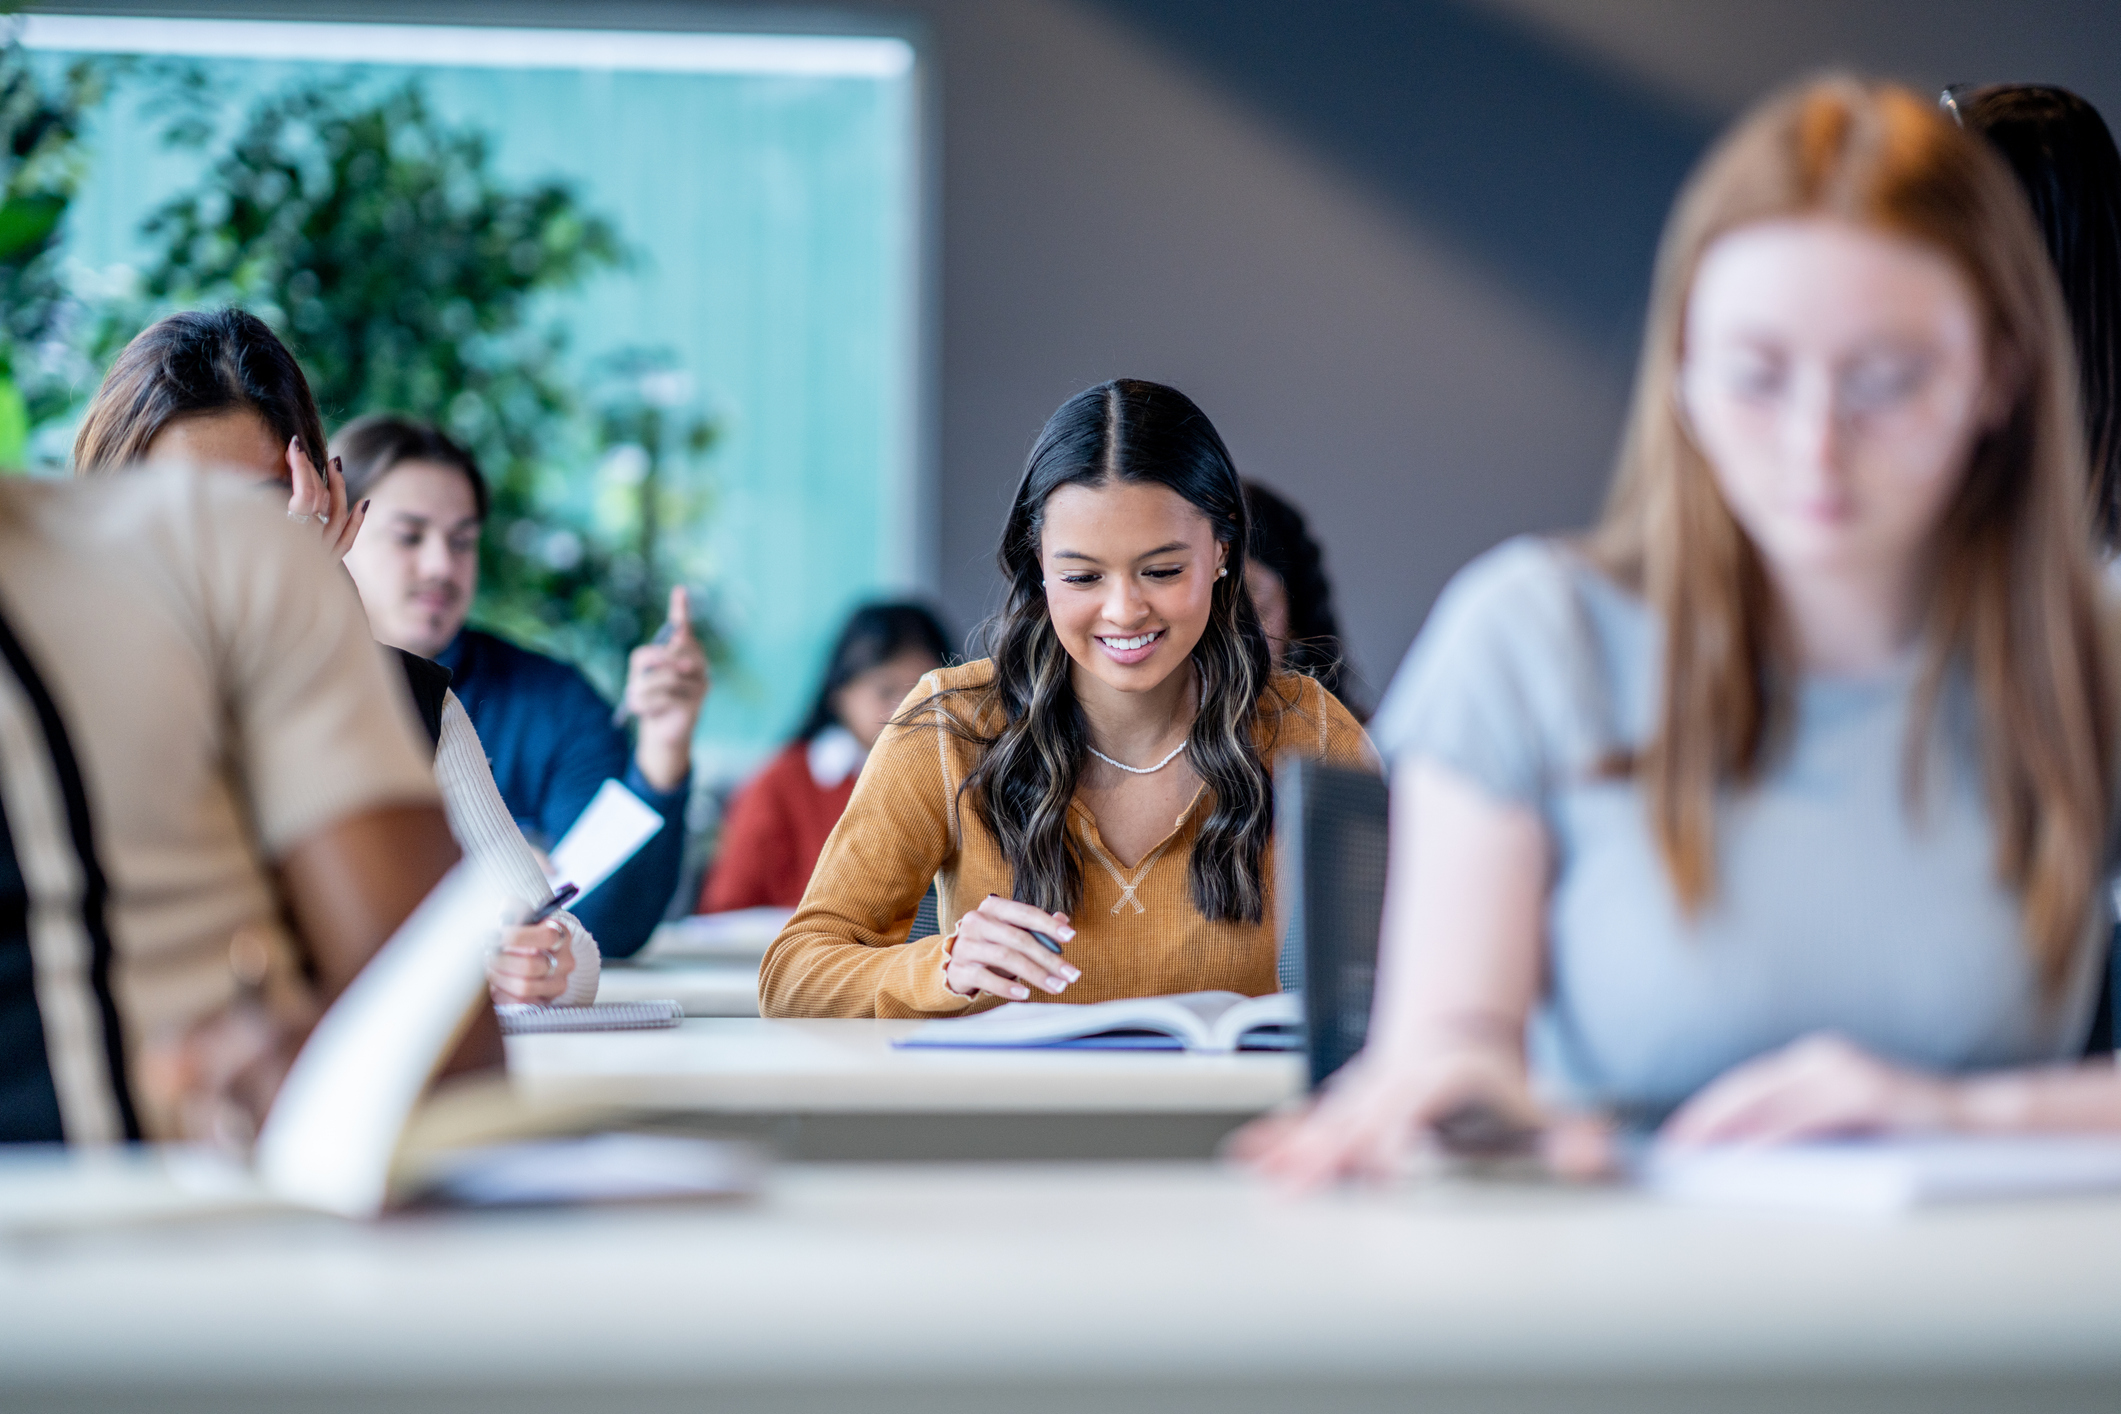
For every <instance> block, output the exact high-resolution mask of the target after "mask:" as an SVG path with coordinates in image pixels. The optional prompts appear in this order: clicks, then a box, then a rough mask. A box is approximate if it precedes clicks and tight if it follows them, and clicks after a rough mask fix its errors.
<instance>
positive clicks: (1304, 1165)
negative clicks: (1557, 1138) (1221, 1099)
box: [1230, 1041, 1546, 1189]
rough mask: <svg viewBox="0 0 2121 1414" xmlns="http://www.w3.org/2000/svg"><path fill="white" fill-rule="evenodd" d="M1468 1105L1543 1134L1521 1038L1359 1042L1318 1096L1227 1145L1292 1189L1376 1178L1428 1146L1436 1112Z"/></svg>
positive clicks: (1399, 1170) (1441, 1115)
mask: <svg viewBox="0 0 2121 1414" xmlns="http://www.w3.org/2000/svg"><path fill="white" fill-rule="evenodd" d="M1474 1106H1479V1107H1481V1108H1482V1109H1484V1110H1486V1111H1488V1112H1489V1113H1490V1115H1491V1116H1492V1121H1491V1122H1493V1121H1499V1122H1501V1123H1503V1124H1507V1125H1509V1126H1512V1127H1515V1128H1517V1129H1520V1130H1522V1131H1524V1132H1525V1133H1526V1135H1527V1138H1528V1139H1529V1140H1533V1141H1536V1140H1537V1139H1538V1137H1539V1136H1540V1135H1542V1134H1543V1133H1544V1131H1545V1123H1546V1121H1545V1117H1544V1116H1543V1115H1542V1114H1541V1112H1540V1109H1539V1106H1538V1105H1537V1104H1536V1103H1535V1102H1534V1101H1533V1099H1532V1095H1531V1090H1530V1088H1529V1086H1528V1085H1527V1083H1526V1080H1525V1071H1524V1060H1523V1051H1522V1048H1521V1047H1516V1046H1510V1045H1500V1044H1490V1043H1488V1042H1485V1041H1471V1042H1468V1043H1466V1044H1464V1045H1460V1046H1454V1047H1451V1048H1449V1049H1446V1050H1441V1051H1437V1052H1433V1053H1431V1054H1428V1055H1425V1056H1421V1057H1413V1058H1409V1057H1399V1058H1393V1057H1390V1056H1385V1055H1377V1054H1373V1053H1372V1052H1370V1051H1364V1052H1363V1053H1362V1054H1360V1055H1358V1056H1356V1057H1355V1059H1354V1060H1352V1061H1350V1062H1348V1064H1347V1066H1346V1067H1345V1068H1344V1069H1343V1070H1342V1071H1341V1072H1340V1073H1339V1074H1338V1075H1335V1076H1334V1077H1333V1078H1332V1080H1330V1081H1328V1082H1327V1084H1326V1091H1325V1094H1324V1095H1323V1096H1321V1097H1320V1098H1319V1099H1318V1100H1317V1102H1316V1103H1314V1104H1312V1105H1310V1106H1309V1107H1307V1108H1305V1109H1302V1110H1295V1111H1290V1112H1288V1113H1284V1114H1275V1115H1268V1116H1267V1117H1266V1118H1264V1119H1259V1120H1255V1121H1254V1122H1253V1123H1251V1124H1249V1125H1247V1126H1245V1127H1244V1128H1243V1129H1241V1130H1239V1131H1238V1133H1237V1135H1236V1136H1235V1137H1234V1138H1233V1139H1232V1141H1231V1144H1230V1154H1231V1156H1232V1157H1233V1158H1235V1159H1237V1160H1238V1161H1239V1162H1241V1163H1245V1164H1249V1165H1251V1166H1252V1167H1254V1168H1257V1169H1259V1170H1260V1171H1261V1172H1263V1173H1265V1174H1267V1175H1268V1176H1269V1177H1272V1178H1274V1179H1276V1180H1278V1181H1280V1182H1282V1183H1284V1184H1286V1185H1288V1186H1289V1187H1291V1188H1296V1189H1311V1188H1317V1187H1320V1186H1322V1185H1324V1184H1327V1183H1331V1182H1333V1181H1334V1180H1336V1179H1340V1178H1357V1179H1366V1180H1370V1181H1379V1182H1381V1181H1385V1180H1389V1179H1393V1178H1396V1177H1398V1176H1400V1175H1401V1174H1403V1173H1404V1172H1405V1171H1406V1169H1407V1167H1408V1165H1409V1163H1410V1161H1411V1160H1413V1159H1414V1158H1416V1157H1417V1156H1419V1155H1422V1154H1425V1153H1429V1152H1432V1151H1433V1150H1434V1148H1435V1145H1436V1139H1435V1127H1436V1125H1437V1123H1438V1122H1439V1121H1442V1120H1446V1119H1448V1118H1450V1117H1452V1116H1453V1115H1456V1114H1464V1113H1467V1112H1468V1111H1469V1109H1470V1108H1471V1107H1474Z"/></svg>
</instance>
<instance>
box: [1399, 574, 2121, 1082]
mask: <svg viewBox="0 0 2121 1414" xmlns="http://www.w3.org/2000/svg"><path fill="white" fill-rule="evenodd" d="M1660 661H1661V651H1660V631H1659V626H1658V624H1657V623H1656V622H1655V620H1654V619H1653V617H1652V615H1651V613H1650V611H1649V609H1648V608H1647V606H1646V605H1645V604H1644V603H1643V602H1642V601H1641V599H1639V598H1637V597H1636V596H1634V595H1633V594H1630V593H1628V592H1627V591H1625V590H1623V589H1622V588H1620V587H1619V586H1618V585H1616V584H1614V583H1613V582H1612V581H1611V580H1609V579H1607V578H1606V577H1605V576H1604V575H1602V574H1601V573H1599V572H1598V571H1596V570H1595V569H1593V568H1592V567H1591V566H1590V565H1589V564H1588V563H1587V562H1585V561H1584V560H1583V559H1582V558H1581V557H1580V556H1579V555H1577V554H1576V553H1575V552H1574V551H1573V550H1571V549H1569V548H1568V547H1566V546H1564V545H1562V544H1560V543H1558V542H1555V541H1549V540H1541V539H1533V538H1529V537H1528V538H1521V539H1517V540H1512V541H1509V542H1507V543H1505V544H1503V545H1501V546H1499V547H1498V548H1496V549H1494V550H1492V551H1489V552H1488V553H1487V554H1485V555H1483V556H1481V557H1480V558H1479V559H1477V560H1475V561H1474V562H1473V563H1472V564H1470V565H1468V566H1467V567H1466V568H1465V569H1464V570H1462V571H1461V572H1460V573H1459V574H1458V576H1457V577H1456V578H1455V579H1454V580H1453V581H1452V582H1451V584H1450V585H1449V587H1448V588H1446V589H1445V591H1444V594H1443V597H1442V598H1441V599H1440V600H1438V602H1437V605H1436V608H1435V610H1434V612H1433V613H1432V614H1431V615H1430V617H1429V622H1428V624H1427V626H1426V627H1425V628H1424V629H1423V630H1422V633H1421V636H1420V638H1419V639H1418V640H1417V641H1416V642H1415V644H1414V647H1413V648H1412V649H1411V650H1410V651H1409V652H1408V654H1407V659H1406V662H1405V663H1404V664H1403V665H1402V666H1401V668H1400V670H1399V673H1398V675H1397V677H1396V678H1395V679H1394V680H1393V683H1392V687H1391V690H1390V691H1389V692H1388V693H1387V694H1386V697H1385V700H1384V703H1383V705H1382V706H1380V707H1379V709H1378V712H1377V718H1376V720H1375V721H1373V722H1372V723H1371V731H1372V733H1373V734H1374V735H1375V737H1376V739H1377V742H1378V744H1379V746H1380V747H1381V748H1382V749H1383V750H1384V752H1385V754H1386V755H1387V756H1388V757H1390V758H1392V759H1394V760H1395V761H1397V760H1404V759H1407V758H1409V757H1422V758H1426V759H1428V760H1431V761H1434V762H1436V763H1438V764H1440V765H1442V766H1444V767H1446V768H1449V769H1450V770H1453V771H1455V772H1457V773H1458V774H1460V775H1462V776H1465V777H1467V778H1469V779H1470V780H1472V781H1473V782H1475V783H1476V784H1478V785H1479V786H1480V787H1482V788H1484V789H1485V790H1486V791H1488V792H1489V793H1491V794H1492V795H1494V796H1496V797H1498V798H1500V799H1503V800H1508V801H1513V802H1518V803H1521V804H1524V805H1527V806H1530V807H1531V808H1532V809H1534V810H1536V811H1537V812H1538V813H1539V815H1540V817H1541V819H1542V820H1544V822H1545V823H1546V826H1547V830H1548V832H1549V835H1550V838H1551V840H1552V847H1553V854H1554V874H1553V879H1552V883H1551V887H1550V892H1549V896H1548V901H1547V914H1546V918H1547V948H1548V963H1549V967H1548V992H1547V996H1546V998H1545V1000H1544V1002H1543V1004H1542V1006H1541V1008H1540V1011H1539V1014H1538V1015H1537V1017H1536V1018H1535V1020H1534V1023H1533V1031H1532V1038H1531V1046H1532V1056H1533V1062H1534V1067H1535V1070H1536V1072H1537V1073H1538V1075H1539V1077H1540V1079H1541V1080H1542V1081H1543V1082H1545V1083H1547V1084H1549V1085H1551V1086H1554V1087H1556V1088H1558V1089H1560V1090H1561V1091H1562V1092H1563V1093H1564V1094H1568V1095H1570V1096H1572V1097H1574V1098H1576V1099H1578V1100H1581V1101H1585V1102H1592V1103H1602V1104H1612V1105H1618V1106H1626V1107H1630V1108H1636V1109H1640V1110H1645V1111H1651V1112H1654V1111H1657V1110H1661V1109H1664V1108H1666V1107H1669V1106H1671V1105H1674V1104H1676V1103H1678V1102H1679V1101H1681V1100H1683V1099H1684V1098H1685V1097H1686V1096H1687V1095H1689V1094H1691V1093H1692V1092H1694V1091H1695V1090H1697V1089H1699V1088H1700V1087H1701V1086H1702V1085H1704V1084H1706V1083H1707V1082H1709V1081H1710V1080H1713V1079H1714V1078H1715V1077H1716V1076H1717V1075H1719V1074H1721V1073H1722V1072H1723V1071H1725V1070H1727V1069H1729V1068H1730V1067H1731V1066H1733V1065H1736V1064H1738V1063H1740V1062H1742V1061H1745V1060H1747V1059H1749V1058H1751V1057H1754V1056H1758V1055H1760V1054H1762V1053H1763V1052H1766V1051H1769V1050H1771V1049H1773V1048H1775V1047H1778V1046H1781V1045H1784V1044H1785V1043H1787V1042H1789V1041H1792V1040H1795V1039H1797V1038H1798V1037H1800V1036H1804V1035H1807V1034H1809V1033H1811V1032H1814V1031H1834V1032H1838V1033H1840V1034H1842V1035H1844V1036H1846V1037H1848V1038H1849V1039H1850V1040H1852V1041H1855V1042H1856V1043H1858V1044H1860V1045H1863V1046H1865V1047H1867V1048H1869V1049H1871V1050H1872V1051H1874V1052H1876V1053H1878V1054H1880V1055H1884V1056H1888V1057H1892V1058H1895V1059H1898V1060H1900V1061H1904V1062H1907V1063H1910V1064H1914V1065H1919V1066H1923V1067H1926V1068H1930V1069H1937V1070H1948V1071H1951V1070H1972V1069H1980V1068H1986V1067H1993V1066H2003V1065H2014V1064H2024V1063H2028V1062H2038V1061H2050V1060H2059V1059H2062V1058H2065V1057H2068V1056H2073V1055H2076V1054H2078V1053H2079V1052H2080V1051H2081V1050H2082V1047H2083V1044H2084V1040H2085V1037H2086V1036H2087V1034H2088V1032H2089V1028H2090V1020H2091V1009H2092V1004H2093V1001H2094V999H2095V997H2096V995H2097V990H2098V989H2097V975H2096V971H2097V969H2096V967H2095V963H2096V962H2097V961H2099V960H2102V959H2103V957H2104V950H2103V948H2100V947H2096V946H2094V945H2093V942H2094V939H2103V938H2104V937H2105V936H2106V930H2107V929H2108V928H2109V927H2110V926H2111V914H2110V911H2111V904H2110V903H2109V902H2108V900H2107V899H2106V897H2105V894H2104V892H2103V891H2101V895H2100V897H2099V899H2098V901H2097V905H2096V907H2097V912H2098V916H2097V917H2094V918H2088V919H2087V920H2086V929H2085V939H2086V941H2085V945H2084V947H2083V948H2082V949H2081V950H2080V955H2079V965H2078V966H2077V968H2076V970H2075V972H2074V973H2073V975H2072V976H2071V978H2070V979H2069V983H2068V985H2067V986H2066V987H2065V988H2064V989H2063V992H2062V995H2061V996H2060V997H2058V998H2056V999H2054V1000H2053V1001H2051V1002H2050V1001H2045V1000H2043V997H2042V992H2041V987H2040V983H2039V978H2038V974H2037V970H2036V968H2035V966H2034V965H2033V962H2032V960H2031V956H2030V954H2029V953H2028V951H2027V949H2026V945H2025V942H2024V935H2023V930H2022V928H2021V924H2020V915H2019V909H2018V903H2017V898H2016V896H2015V894H2013V893H2012V892H2011V891H2010V890H2008V889H2007V888H2005V887H2004V886H2002V885H2001V884H2000V883H1999V882H1998V880H1997V877H1996V869H1995V855H1994V850H1993V842H1992V840H1991V836H1990V830H1989V824H1988V812H1987V808H1986V805H1985V804H1984V800H1983V794H1982V787H1981V779H1980V762H1979V755H1978V741H1977V737H1976V731H1975V727H1974V718H1973V712H1972V706H1971V693H1970V692H1969V691H1968V690H1967V687H1966V685H1965V684H1964V683H1963V682H1959V683H1954V684H1952V685H1951V686H1949V687H1948V688H1947V690H1946V692H1945V695H1944V700H1943V702H1942V703H1941V704H1940V710H1939V712H1938V718H1937V727H1936V729H1935V731H1934V732H1933V734H1932V737H1933V739H1932V741H1931V742H1930V743H1929V747H1928V750H1927V754H1926V758H1925V763H1924V767H1923V771H1922V775H1921V779H1922V781H1923V790H1922V792H1921V794H1920V797H1919V804H1915V805H1912V806H1911V805H1910V801H1909V795H1908V792H1907V790H1906V785H1907V774H1906V769H1905V763H1906V754H1905V736H1906V724H1907V716H1908V712H1909V708H1910V705H1911V700H1912V698H1913V695H1914V694H1913V688H1914V679H1915V672H1916V665H1915V663H1914V661H1913V660H1912V658H1910V660H1909V661H1908V662H1907V663H1905V664H1904V665H1902V666H1901V668H1900V669H1898V670H1897V671H1895V672H1893V673H1891V674H1888V675H1886V676H1883V677H1879V678H1869V679H1860V680H1859V679H1848V678H1826V677H1818V676H1814V677H1810V678H1807V679H1805V680H1804V682H1803V683H1802V684H1801V685H1800V687H1799V689H1798V692H1797V697H1796V704H1795V706H1796V711H1795V716H1794V721H1793V730H1792V731H1791V733H1790V735H1789V739H1788V741H1787V743H1786V745H1785V746H1784V747H1783V748H1782V749H1781V750H1779V751H1778V752H1777V753H1776V754H1774V755H1773V756H1772V757H1771V759H1770V762H1769V765H1768V768H1767V770H1766V772H1765V774H1764V777H1763V779H1762V780H1761V781H1760V782H1759V783H1758V784H1757V785H1755V786H1753V787H1751V788H1748V789H1732V790H1729V791H1727V792H1725V794H1724V796H1723V798H1722V799H1721V801H1720V803H1719V808H1718V813H1717V823H1716V827H1717V866H1716V870H1717V872H1716V891H1715V894H1714V897H1713V898H1712V899H1711V901H1710V902H1709V904H1708V905H1707V906H1706V907H1705V908H1704V909H1702V910H1701V911H1700V912H1699V913H1698V914H1696V915H1695V916H1693V917H1688V916H1686V915H1685V914H1684V912H1683V911H1682V909H1681V908H1680V906H1679V903H1678V900H1677V898H1676V897H1675V896H1674V894H1673V891H1672V887H1671V882H1670V877H1669V875H1668V874H1667V873H1666V870H1665V867H1664V863H1663V860H1662V857H1661V856H1660V855H1659V853H1658V850H1657V847H1656V842H1655V840H1654V839H1653V837H1652V836H1651V833H1650V829H1649V820H1648V816H1647V814H1646V812H1645V808H1644V804H1643V800H1642V796H1641V793H1640V791H1639V790H1638V789H1637V788H1636V786H1635V783H1634V782H1633V781H1632V780H1627V779H1615V778H1613V777H1611V776H1610V775H1601V774H1600V773H1599V772H1598V771H1597V769H1596V767H1597V764H1598V763H1599V761H1600V760H1601V758H1603V757H1605V756H1607V755H1608V753H1610V752H1611V751H1612V750H1614V749H1616V748H1619V749H1632V748H1637V747H1640V746H1641V745H1642V744H1643V743H1644V741H1645V740H1646V738H1647V737H1648V735H1649V734H1650V731H1651V729H1652V727H1653V725H1654V721H1655V714H1656V701H1655V691H1656V683H1657V680H1658V674H1659V671H1660ZM1416 828H1419V825H1418V824H1417V826H1416Z"/></svg>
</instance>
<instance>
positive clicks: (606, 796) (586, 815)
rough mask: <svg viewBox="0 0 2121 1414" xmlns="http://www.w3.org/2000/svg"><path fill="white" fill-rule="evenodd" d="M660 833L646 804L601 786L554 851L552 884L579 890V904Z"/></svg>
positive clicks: (659, 821) (657, 818)
mask: <svg viewBox="0 0 2121 1414" xmlns="http://www.w3.org/2000/svg"><path fill="white" fill-rule="evenodd" d="M662 828H663V817H662V815H661V814H660V813H659V812H657V811H656V810H655V809H654V808H653V807H652V806H650V805H649V804H648V802H647V801H645V800H642V799H641V798H640V797H639V796H637V795H635V794H634V793H633V792H632V791H630V790H628V789H626V787H624V786H622V785H620V784H619V783H618V782H617V781H606V782H604V784H603V785H601V786H599V787H597V793H596V794H595V795H594V796H592V797H591V798H590V801H589V806H588V808H587V809H585V810H583V811H582V813H581V815H580V816H579V817H578V818H577V819H576V820H575V822H574V828H573V829H571V830H569V831H568V832H567V837H566V838H565V839H563V840H561V841H560V842H559V843H558V844H557V845H555V846H553V850H552V870H553V883H554V884H555V885H558V884H573V885H574V886H575V887H576V888H577V889H579V890H581V892H580V893H578V894H576V895H575V898H574V904H579V903H580V902H581V901H582V900H583V899H585V898H587V897H589V895H590V892H591V891H592V890H594V889H595V888H596V886H597V885H599V884H601V883H603V882H604V881H605V880H606V879H608V878H610V877H611V876H612V874H613V872H614V871H616V870H617V869H618V867H619V866H620V865H621V864H624V863H625V862H626V861H627V860H629V859H631V858H633V856H634V854H635V852H636V851H638V850H639V849H640V847H641V846H642V845H644V844H646V843H648V841H649V840H651V839H653V838H654V837H655V832H656V831H657V830H660V829H662ZM569 906H570V907H572V906H574V905H573V904H570V905H569Z"/></svg>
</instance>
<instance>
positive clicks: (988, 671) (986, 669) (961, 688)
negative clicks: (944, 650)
mask: <svg viewBox="0 0 2121 1414" xmlns="http://www.w3.org/2000/svg"><path fill="white" fill-rule="evenodd" d="M993 686H994V660H993V659H992V658H975V659H973V660H972V661H971V662H969V663H953V664H952V665H951V666H949V667H947V668H936V669H933V670H931V671H930V672H929V673H927V674H926V675H925V676H924V677H922V678H921V681H920V686H918V687H916V688H915V689H914V690H913V692H912V694H911V695H910V696H909V697H908V698H907V701H906V716H907V718H908V720H909V724H910V723H917V722H922V721H926V722H928V723H930V724H931V725H941V723H942V719H943V718H945V717H947V718H949V719H951V720H953V721H955V722H957V723H959V724H961V725H964V726H979V725H981V724H982V723H984V721H985V720H986V719H987V717H989V716H990V715H991V714H992V712H993V711H994V705H993V704H992V702H991V701H990V697H991V689H992V688H993Z"/></svg>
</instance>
